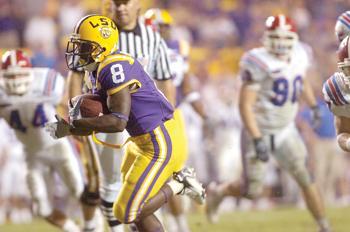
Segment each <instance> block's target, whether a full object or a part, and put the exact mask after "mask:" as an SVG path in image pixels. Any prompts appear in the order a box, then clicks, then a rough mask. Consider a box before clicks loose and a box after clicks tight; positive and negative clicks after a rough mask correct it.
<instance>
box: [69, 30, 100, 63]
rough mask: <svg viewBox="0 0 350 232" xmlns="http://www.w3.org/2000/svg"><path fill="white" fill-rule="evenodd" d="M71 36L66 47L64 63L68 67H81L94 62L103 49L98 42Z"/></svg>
mask: <svg viewBox="0 0 350 232" xmlns="http://www.w3.org/2000/svg"><path fill="white" fill-rule="evenodd" d="M74 37H75V36H71V38H70V41H68V43H67V48H66V63H67V66H68V68H69V69H78V68H83V67H85V66H87V65H89V64H92V63H94V62H95V59H98V57H99V56H100V55H101V54H102V53H103V52H104V51H105V50H104V49H103V48H101V46H100V45H99V44H97V43H96V42H93V41H87V40H82V39H77V38H74Z"/></svg>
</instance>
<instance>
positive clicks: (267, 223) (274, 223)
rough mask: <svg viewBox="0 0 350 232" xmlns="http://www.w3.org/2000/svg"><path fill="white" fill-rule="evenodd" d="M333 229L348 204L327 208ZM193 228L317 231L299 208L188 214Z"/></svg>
mask: <svg viewBox="0 0 350 232" xmlns="http://www.w3.org/2000/svg"><path fill="white" fill-rule="evenodd" d="M327 215H328V216H329V218H330V221H331V224H332V227H333V232H350V208H337V209H328V210H327ZM190 224H191V229H192V231H193V232H316V231H317V229H316V226H315V224H314V222H313V221H312V220H311V217H310V215H309V214H308V212H307V211H305V210H300V209H275V210H271V211H249V212H234V213H229V214H223V215H222V217H221V218H220V221H219V223H218V224H215V225H212V224H209V223H207V222H206V218H205V215H203V214H194V215H191V216H190ZM0 231H1V232H22V231H23V232H51V231H52V232H56V231H59V230H57V229H55V228H53V227H52V226H50V225H48V224H47V223H45V222H44V221H42V220H39V219H37V220H35V221H34V222H33V223H31V224H27V225H11V224H7V225H4V226H0Z"/></svg>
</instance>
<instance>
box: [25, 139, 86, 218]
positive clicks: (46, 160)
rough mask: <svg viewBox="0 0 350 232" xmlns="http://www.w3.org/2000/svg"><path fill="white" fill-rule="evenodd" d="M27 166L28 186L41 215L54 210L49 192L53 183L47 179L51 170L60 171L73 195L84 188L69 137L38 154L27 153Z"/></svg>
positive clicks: (78, 193) (46, 214)
mask: <svg viewBox="0 0 350 232" xmlns="http://www.w3.org/2000/svg"><path fill="white" fill-rule="evenodd" d="M27 166H28V175H27V182H28V187H29V190H30V193H31V196H32V198H33V201H34V203H35V204H36V208H37V214H39V215H40V216H42V217H46V216H48V215H50V214H51V212H52V205H51V203H50V197H49V194H48V189H49V188H48V186H49V185H50V184H52V183H49V182H47V181H46V180H47V177H48V176H47V175H49V174H50V173H51V171H54V172H57V173H58V175H59V176H60V178H61V179H62V181H63V183H64V184H65V185H66V187H67V188H68V190H69V192H70V194H71V195H72V196H74V197H76V198H77V199H78V198H79V197H80V195H81V193H82V191H83V188H84V185H83V178H82V175H81V172H80V166H79V164H78V161H77V158H76V156H75V154H74V150H73V147H72V145H71V144H70V142H69V140H68V139H66V138H63V139H60V140H58V141H57V143H55V144H53V145H51V146H49V147H46V148H44V149H42V150H41V151H39V152H38V153H36V154H27Z"/></svg>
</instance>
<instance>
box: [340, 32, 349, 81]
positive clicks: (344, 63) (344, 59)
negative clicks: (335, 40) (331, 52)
mask: <svg viewBox="0 0 350 232" xmlns="http://www.w3.org/2000/svg"><path fill="white" fill-rule="evenodd" d="M349 39H350V38H349V36H346V37H345V38H344V39H343V41H342V42H341V43H340V45H339V49H338V51H337V53H338V69H339V70H340V71H341V72H342V73H343V74H344V75H345V76H346V77H347V78H350V57H349V55H350V54H349V49H350V43H349Z"/></svg>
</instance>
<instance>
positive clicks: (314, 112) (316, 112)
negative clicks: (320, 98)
mask: <svg viewBox="0 0 350 232" xmlns="http://www.w3.org/2000/svg"><path fill="white" fill-rule="evenodd" d="M321 119H322V112H321V110H320V107H318V106H317V105H316V106H313V107H311V125H312V127H313V128H314V129H316V128H318V127H320V125H321Z"/></svg>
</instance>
